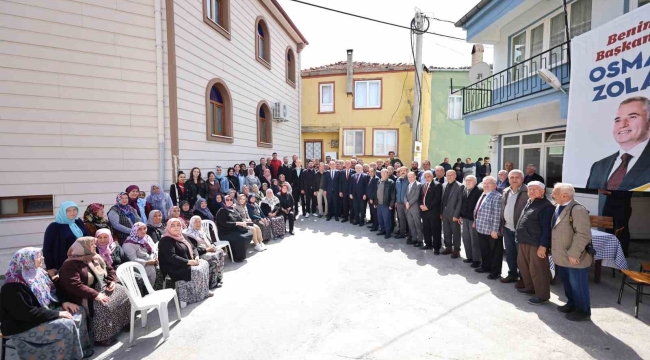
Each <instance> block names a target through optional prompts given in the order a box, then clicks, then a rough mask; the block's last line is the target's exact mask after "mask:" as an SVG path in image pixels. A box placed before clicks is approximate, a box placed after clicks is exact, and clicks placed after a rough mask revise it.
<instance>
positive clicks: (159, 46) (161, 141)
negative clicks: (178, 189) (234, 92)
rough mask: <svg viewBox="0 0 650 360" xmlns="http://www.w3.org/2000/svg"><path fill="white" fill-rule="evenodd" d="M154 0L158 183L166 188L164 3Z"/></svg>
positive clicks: (160, 0) (162, 187)
mask: <svg viewBox="0 0 650 360" xmlns="http://www.w3.org/2000/svg"><path fill="white" fill-rule="evenodd" d="M162 1H164V0H154V3H155V11H154V15H155V18H156V90H157V91H156V105H157V110H158V111H157V116H158V184H159V186H161V189H164V188H165V99H164V96H163V90H164V87H163V42H162V31H163V30H162V29H163V27H162V21H163V20H162V4H161V2H162Z"/></svg>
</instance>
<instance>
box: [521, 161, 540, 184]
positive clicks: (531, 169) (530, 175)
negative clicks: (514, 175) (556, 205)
mask: <svg viewBox="0 0 650 360" xmlns="http://www.w3.org/2000/svg"><path fill="white" fill-rule="evenodd" d="M531 181H539V182H541V183H542V184H545V183H544V178H543V177H542V175H540V174H538V173H537V167H536V166H535V165H533V164H528V165H527V166H526V177H524V184H526V185H528V183H529V182H531Z"/></svg>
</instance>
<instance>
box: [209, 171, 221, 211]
mask: <svg viewBox="0 0 650 360" xmlns="http://www.w3.org/2000/svg"><path fill="white" fill-rule="evenodd" d="M205 188H206V190H207V198H208V208H209V209H210V213H212V214H215V213H216V212H217V201H216V200H215V199H216V197H217V194H221V183H220V182H219V181H218V180H217V179H216V177H215V175H214V172H213V171H210V172H209V173H208V181H206V182H205Z"/></svg>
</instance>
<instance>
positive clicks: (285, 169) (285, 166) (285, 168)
mask: <svg viewBox="0 0 650 360" xmlns="http://www.w3.org/2000/svg"><path fill="white" fill-rule="evenodd" d="M282 160H283V163H282V166H280V170H279V171H278V178H279V177H280V175H284V179H285V180H286V181H287V182H289V184H293V178H292V177H291V164H289V158H288V157H287V156H285V157H284V158H283V159H282ZM291 188H292V189H293V186H292V187H291ZM296 211H298V209H296Z"/></svg>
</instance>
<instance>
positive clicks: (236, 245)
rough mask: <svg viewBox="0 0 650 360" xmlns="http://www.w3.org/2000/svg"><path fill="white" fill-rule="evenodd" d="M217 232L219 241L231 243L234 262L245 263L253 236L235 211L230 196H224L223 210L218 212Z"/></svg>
mask: <svg viewBox="0 0 650 360" xmlns="http://www.w3.org/2000/svg"><path fill="white" fill-rule="evenodd" d="M217 230H218V232H219V239H221V240H227V241H229V242H230V248H231V250H232V256H233V261H235V262H241V261H244V259H246V249H247V248H248V244H250V242H251V240H252V238H253V234H252V233H251V232H250V231H249V230H248V225H247V224H246V222H244V219H243V218H242V217H241V215H240V214H239V212H238V211H237V210H235V207H234V204H233V198H232V197H231V196H230V195H226V196H224V198H223V204H222V206H221V209H219V211H218V212H217Z"/></svg>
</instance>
